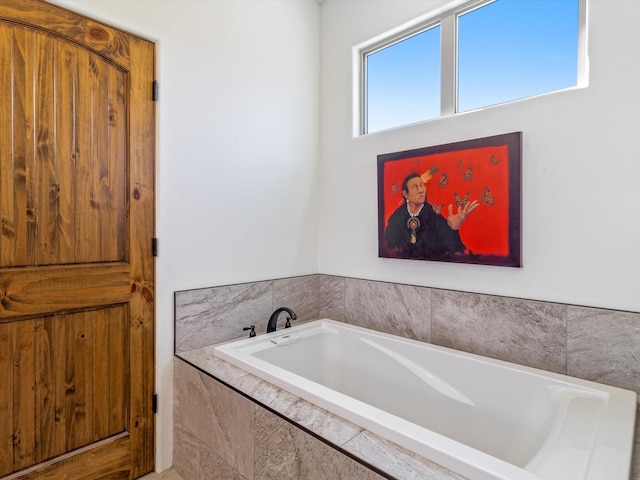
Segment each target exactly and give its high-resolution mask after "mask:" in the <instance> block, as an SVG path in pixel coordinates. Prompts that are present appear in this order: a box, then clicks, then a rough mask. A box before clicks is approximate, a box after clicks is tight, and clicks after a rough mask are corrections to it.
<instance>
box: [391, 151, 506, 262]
mask: <svg viewBox="0 0 640 480" xmlns="http://www.w3.org/2000/svg"><path fill="white" fill-rule="evenodd" d="M433 170H435V172H434V173H433V176H432V177H431V178H430V179H429V180H428V181H426V182H425V185H426V189H427V203H428V204H429V205H430V206H432V207H433V206H442V207H441V208H442V210H441V215H442V216H443V217H445V218H447V217H448V216H449V205H453V212H454V213H456V212H457V211H458V207H457V206H456V201H455V196H454V193H457V194H458V195H459V197H462V198H464V197H465V196H466V195H467V194H468V199H469V201H473V200H478V201H479V206H478V207H477V208H476V209H475V210H474V211H473V212H472V213H471V214H469V216H468V217H467V219H466V221H465V222H464V224H463V225H462V227H461V228H460V237H461V238H462V241H463V243H464V244H465V245H466V247H467V248H468V249H469V250H471V252H473V253H474V254H476V255H489V256H499V257H502V256H505V257H506V256H509V255H510V254H511V253H512V252H509V228H510V226H509V202H510V199H509V147H508V145H498V146H487V147H481V148H470V149H460V150H453V151H449V152H443V153H434V154H429V155H424V156H414V157H406V158H402V159H399V160H393V161H386V162H385V163H384V165H383V186H382V188H383V192H384V226H385V228H386V225H387V222H388V220H389V216H390V215H391V214H392V213H393V212H394V211H395V210H396V209H397V208H398V207H399V206H400V205H403V204H404V203H405V202H404V197H403V196H402V182H403V180H404V178H405V177H406V176H407V175H408V174H410V173H413V172H415V173H417V174H419V175H423V174H425V173H426V172H429V171H433ZM443 175H444V176H445V177H446V181H445V180H443ZM427 176H428V174H427ZM485 189H488V193H489V195H487V194H486V192H487V190H485ZM492 201H493V204H492V203H491V202H492Z"/></svg>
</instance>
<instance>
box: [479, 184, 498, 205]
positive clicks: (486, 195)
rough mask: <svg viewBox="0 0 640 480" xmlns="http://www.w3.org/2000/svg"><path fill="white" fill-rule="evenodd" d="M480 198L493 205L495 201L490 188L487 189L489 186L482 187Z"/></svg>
mask: <svg viewBox="0 0 640 480" xmlns="http://www.w3.org/2000/svg"><path fill="white" fill-rule="evenodd" d="M480 199H481V200H482V201H483V202H484V203H486V204H487V205H495V203H496V202H495V200H494V199H493V195H491V190H489V187H484V192H483V193H482V196H481V197H480Z"/></svg>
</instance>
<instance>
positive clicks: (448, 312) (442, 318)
mask: <svg viewBox="0 0 640 480" xmlns="http://www.w3.org/2000/svg"><path fill="white" fill-rule="evenodd" d="M432 302H433V303H432V305H433V310H432V319H433V320H432V325H431V341H432V343H434V344H437V345H442V346H445V347H450V348H455V349H458V350H463V351H466V352H471V353H477V354H479V355H484V356H487V357H492V358H497V359H500V360H506V361H509V362H513V363H518V364H521V365H528V366H531V367H536V368H541V369H544V370H549V371H552V372H558V373H565V371H566V370H565V369H566V335H567V331H566V309H567V307H566V306H565V305H560V304H555V303H547V302H537V301H532V300H520V299H515V298H507V297H496V296H491V295H479V294H473V293H465V292H454V291H446V290H434V291H433V299H432Z"/></svg>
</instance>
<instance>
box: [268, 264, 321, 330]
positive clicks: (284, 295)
mask: <svg viewBox="0 0 640 480" xmlns="http://www.w3.org/2000/svg"><path fill="white" fill-rule="evenodd" d="M319 292H320V279H319V278H318V275H306V276H302V277H292V278H283V279H279V280H273V305H272V307H273V309H272V311H273V310H275V309H276V308H279V307H289V308H291V309H292V310H293V311H294V312H296V315H297V317H298V319H297V321H298V322H304V321H307V320H315V319H317V318H318V315H319V313H320V312H319V306H318V305H319V304H318V298H319ZM285 319H286V314H285V313H283V314H282V315H281V317H280V319H279V320H278V329H280V328H283V327H284V324H285ZM268 320H269V316H267V318H266V319H265V321H264V328H265V330H266V326H267V321H268ZM295 323H296V322H294V324H295ZM261 328H262V326H261Z"/></svg>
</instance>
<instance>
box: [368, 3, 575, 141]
mask: <svg viewBox="0 0 640 480" xmlns="http://www.w3.org/2000/svg"><path fill="white" fill-rule="evenodd" d="M584 4H585V0H492V1H488V2H487V1H485V2H482V3H477V2H476V3H475V4H474V5H472V6H469V5H467V6H466V7H463V8H461V9H457V10H455V11H451V12H448V13H446V14H444V15H442V16H440V17H438V18H437V19H432V20H431V22H430V23H429V24H424V23H423V24H422V25H419V26H418V27H417V28H414V29H413V30H411V31H408V32H404V33H403V34H401V35H396V36H395V37H393V38H390V39H387V40H386V41H384V42H378V43H377V44H376V45H373V46H369V47H368V48H366V49H363V50H362V51H361V59H362V62H363V68H362V71H363V76H362V92H363V95H362V112H361V119H362V121H361V124H362V126H361V132H360V133H372V132H376V131H379V130H384V129H387V128H392V127H397V126H401V125H407V124H410V123H415V122H419V121H424V120H429V119H432V118H437V117H439V116H442V115H449V114H453V113H457V112H465V111H469V110H473V109H477V108H481V107H486V106H489V105H495V104H498V103H503V102H508V101H512V100H517V99H522V98H527V97H531V96H535V95H540V94H543V93H548V92H552V91H557V90H562V89H566V88H570V87H574V86H576V85H578V84H579V80H580V77H581V67H580V66H581V64H584V60H583V57H584V54H583V53H582V52H584V48H583V46H582V45H581V44H580V41H579V38H580V31H581V29H582V30H583V29H584V24H585V21H584V19H585V15H584V9H585V5H584Z"/></svg>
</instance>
